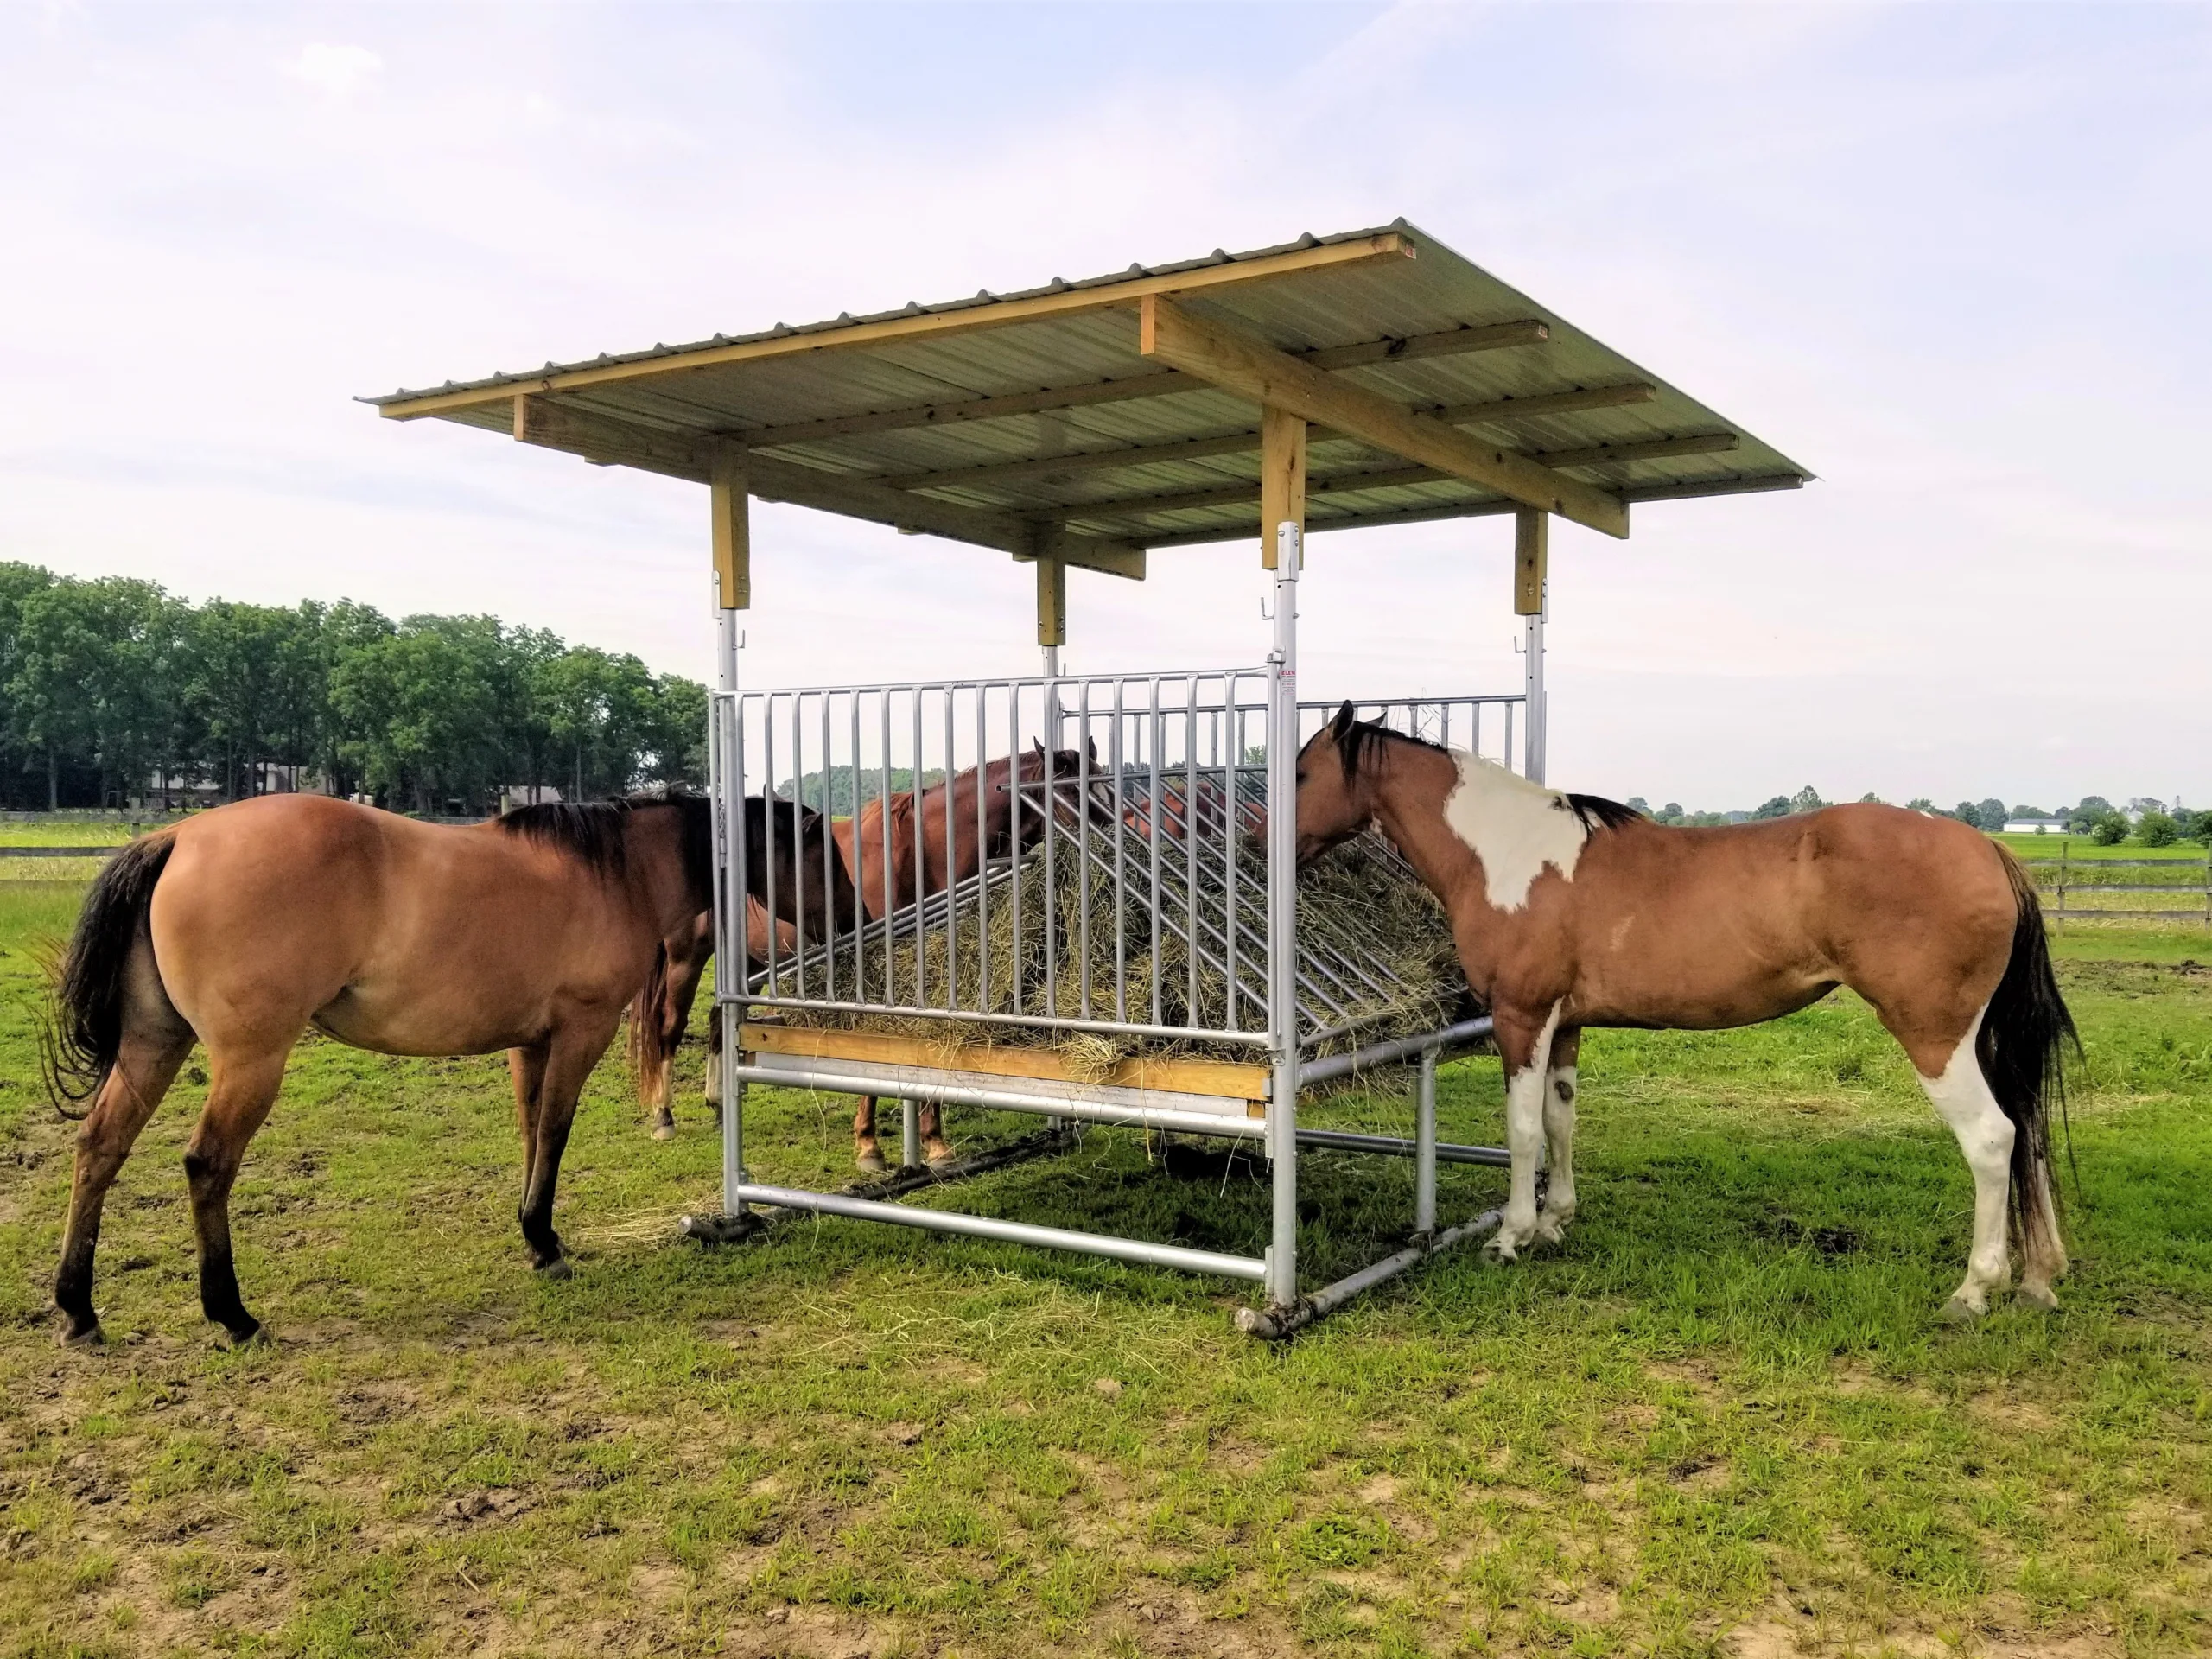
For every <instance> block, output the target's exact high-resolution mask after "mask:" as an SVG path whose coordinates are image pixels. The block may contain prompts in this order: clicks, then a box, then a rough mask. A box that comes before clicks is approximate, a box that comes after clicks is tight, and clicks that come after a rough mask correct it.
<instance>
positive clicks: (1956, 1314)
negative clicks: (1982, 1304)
mask: <svg viewBox="0 0 2212 1659" xmlns="http://www.w3.org/2000/svg"><path fill="white" fill-rule="evenodd" d="M1982 1312H1983V1310H1982V1309H1980V1308H1978V1307H1976V1306H1974V1304H1973V1303H1971V1302H1969V1301H1967V1300H1966V1298H1964V1297H1963V1296H1954V1297H1952V1298H1951V1300H1949V1301H1948V1302H1946V1303H1944V1304H1943V1311H1942V1313H1941V1314H1940V1315H1938V1317H1939V1318H1940V1319H1942V1321H1943V1323H1944V1324H1946V1325H1973V1324H1974V1323H1975V1322H1976V1321H1977V1320H1979V1319H1980V1318H1981V1316H1982Z"/></svg>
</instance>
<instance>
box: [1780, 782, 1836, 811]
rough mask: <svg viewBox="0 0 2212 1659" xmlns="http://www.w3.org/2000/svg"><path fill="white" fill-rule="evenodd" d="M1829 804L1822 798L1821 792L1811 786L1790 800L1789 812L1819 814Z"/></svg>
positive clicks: (1798, 792)
mask: <svg viewBox="0 0 2212 1659" xmlns="http://www.w3.org/2000/svg"><path fill="white" fill-rule="evenodd" d="M1826 805H1827V802H1826V801H1824V800H1822V799H1821V792H1820V791H1818V790H1817V789H1815V788H1814V787H1813V786H1812V785H1810V784H1808V785H1805V787H1804V788H1802V789H1801V790H1799V791H1797V792H1796V794H1795V795H1793V796H1791V797H1790V798H1789V810H1791V811H1792V812H1817V811H1819V810H1821V808H1822V807H1824V806H1826Z"/></svg>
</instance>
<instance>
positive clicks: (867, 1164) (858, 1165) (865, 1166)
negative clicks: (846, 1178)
mask: <svg viewBox="0 0 2212 1659" xmlns="http://www.w3.org/2000/svg"><path fill="white" fill-rule="evenodd" d="M853 1167H854V1168H855V1169H857V1170H859V1171H860V1172H861V1173H863V1174H866V1175H880V1174H882V1173H883V1172H884V1171H885V1170H887V1169H888V1168H890V1167H891V1166H890V1165H888V1164H887V1163H885V1162H884V1161H883V1154H881V1153H880V1152H878V1151H876V1150H875V1149H874V1147H870V1148H869V1149H868V1151H866V1152H858V1153H855V1154H853Z"/></svg>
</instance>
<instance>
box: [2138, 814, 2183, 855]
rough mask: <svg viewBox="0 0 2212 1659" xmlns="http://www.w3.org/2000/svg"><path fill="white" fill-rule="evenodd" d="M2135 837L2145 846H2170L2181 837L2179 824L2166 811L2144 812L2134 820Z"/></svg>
mask: <svg viewBox="0 0 2212 1659" xmlns="http://www.w3.org/2000/svg"><path fill="white" fill-rule="evenodd" d="M2135 839H2136V840H2138V841H2139V842H2142V843H2143V844H2144V845H2145V847H2171V846H2172V845H2173V844H2174V842H2177V841H2179V840H2180V839H2181V825H2180V824H2178V823H2175V822H2174V819H2173V816H2172V815H2171V813H2166V812H2145V814H2144V815H2143V816H2142V817H2139V818H2138V819H2136V820H2135Z"/></svg>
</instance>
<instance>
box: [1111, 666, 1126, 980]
mask: <svg viewBox="0 0 2212 1659" xmlns="http://www.w3.org/2000/svg"><path fill="white" fill-rule="evenodd" d="M1127 693H1128V682H1127V681H1125V680H1121V679H1116V681H1115V682H1114V736H1113V741H1111V742H1109V743H1108V744H1107V746H1106V752H1107V753H1108V754H1109V756H1110V757H1111V758H1112V762H1113V766H1114V1017H1115V1018H1116V1020H1127V1019H1128V1017H1129V942H1128V913H1129V907H1128V903H1127V899H1128V884H1129V871H1128V860H1127V855H1126V851H1125V849H1124V845H1123V839H1122V832H1123V830H1124V829H1126V828H1127V825H1128V817H1129V809H1128V796H1127V794H1126V793H1125V791H1123V788H1122V778H1123V774H1125V773H1126V772H1128V756H1127V755H1126V754H1124V753H1122V728H1123V727H1124V726H1125V725H1126V724H1127V719H1126V715H1127V709H1126V707H1125V703H1126V698H1127Z"/></svg>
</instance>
